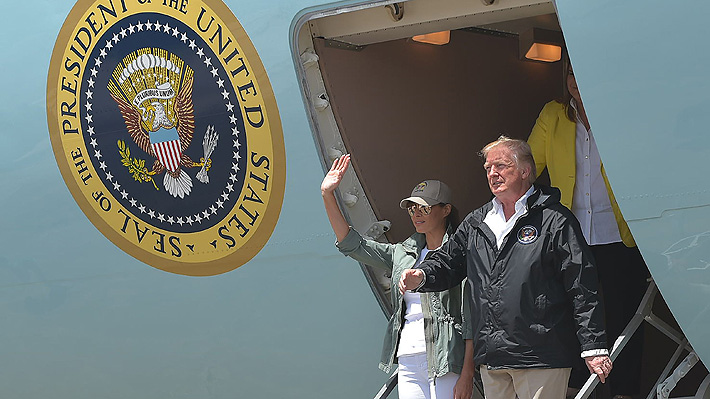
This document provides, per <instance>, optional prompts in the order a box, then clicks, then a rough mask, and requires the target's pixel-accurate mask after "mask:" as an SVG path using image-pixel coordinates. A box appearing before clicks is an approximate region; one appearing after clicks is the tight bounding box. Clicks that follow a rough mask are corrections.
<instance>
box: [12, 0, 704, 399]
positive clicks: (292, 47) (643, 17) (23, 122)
mask: <svg viewBox="0 0 710 399" xmlns="http://www.w3.org/2000/svg"><path fill="white" fill-rule="evenodd" d="M126 1H129V0H126ZM159 1H162V0H159ZM451 1H453V0H451ZM470 1H471V2H474V1H476V2H477V1H478V0H470ZM499 1H500V2H504V1H505V0H499ZM386 3H387V2H382V3H379V2H362V1H359V2H358V1H343V2H338V3H328V4H326V3H323V2H320V1H318V0H289V1H281V0H263V1H245V0H226V1H225V4H226V5H227V6H228V7H229V9H231V11H232V13H234V15H235V16H236V18H237V20H238V21H239V22H240V23H241V25H242V26H243V28H244V31H245V32H246V33H247V35H248V39H249V40H250V41H251V43H252V44H253V46H254V48H255V49H256V52H257V53H258V55H259V57H260V59H261V62H262V63H263V66H264V69H265V71H266V74H267V75H268V79H269V81H270V83H271V86H272V87H273V92H274V95H275V98H276V102H277V104H278V111H279V115H280V121H281V125H282V127H283V139H284V144H285V153H286V165H285V170H286V177H285V178H286V183H285V194H284V200H283V207H282V208H281V211H280V216H279V219H278V223H277V225H276V228H275V229H274V231H273V234H272V235H271V237H270V239H269V240H268V243H267V244H266V245H265V246H264V247H263V249H262V250H261V251H260V252H259V253H258V254H257V255H256V256H255V257H254V258H253V259H251V260H250V261H249V262H247V263H246V264H244V265H242V266H241V267H239V268H237V269H235V270H232V271H229V272H226V273H223V274H218V275H214V276H206V277H192V276H185V275H180V274H173V273H169V272H165V271H162V270H159V269H157V268H154V267H150V266H148V265H146V264H145V263H143V262H141V261H139V260H137V259H135V258H134V257H132V256H130V255H129V254H127V253H126V252H124V251H123V250H121V249H120V248H118V247H117V246H116V245H114V244H113V243H112V242H110V241H109V240H108V239H107V238H106V237H104V236H103V235H102V234H101V233H100V232H99V231H98V230H97V228H96V227H94V226H93V225H92V223H91V222H90V221H89V219H87V217H86V216H85V214H84V213H83V212H82V209H80V207H79V206H77V204H76V202H75V200H74V199H73V197H72V195H71V193H70V191H69V190H68V189H67V185H66V184H65V182H64V179H63V177H62V174H61V173H60V170H59V169H58V167H57V161H56V160H55V154H54V152H53V147H52V144H51V142H50V135H49V133H48V127H47V117H46V112H47V111H46V97H47V75H48V71H49V70H50V67H51V66H50V59H51V57H52V51H53V47H54V44H55V41H56V39H57V36H58V34H59V32H60V30H61V29H62V25H63V23H64V21H65V19H66V18H67V16H68V15H69V13H70V10H71V9H72V7H73V6H74V4H73V2H71V1H53V2H42V3H36V2H31V1H24V2H20V1H12V2H10V1H7V2H5V3H4V4H3V13H2V16H1V17H0V31H1V32H2V36H3V38H4V40H3V43H2V44H1V45H0V49H1V50H2V54H3V55H2V60H1V61H0V71H2V82H3V84H2V90H1V91H0V105H1V106H0V116H1V120H2V121H3V122H4V129H3V133H2V143H3V145H2V148H1V149H0V158H1V159H3V160H4V161H3V165H2V167H0V185H1V186H2V190H1V191H0V193H1V194H0V209H2V216H1V217H0V221H1V222H0V225H1V226H2V233H0V249H1V251H0V320H2V324H1V327H0V359H2V361H1V362H2V367H1V370H2V372H0V397H3V398H47V397H52V398H67V399H68V398H363V397H365V398H366V397H373V396H374V395H375V394H376V393H377V391H378V389H379V388H380V386H381V385H382V384H383V383H384V382H385V381H386V379H387V377H388V375H386V374H384V373H382V372H380V371H379V370H378V369H377V360H378V359H379V354H380V348H381V339H382V336H383V333H384V328H385V325H386V319H385V317H383V315H382V311H381V309H380V305H378V301H377V300H376V299H375V297H373V295H372V293H371V289H370V287H369V286H368V280H366V279H365V278H363V273H362V271H361V270H360V268H359V267H358V266H357V264H356V263H355V262H354V261H351V260H349V259H347V258H345V257H343V256H342V255H340V254H339V253H338V252H337V250H336V248H335V247H334V245H333V242H334V235H333V234H332V231H331V229H330V226H329V224H328V221H327V218H326V216H325V212H324V211H323V205H322V200H321V197H320V193H319V185H320V182H321V180H322V176H323V173H324V172H323V166H324V165H325V164H326V163H328V162H329V161H328V159H327V156H326V155H325V154H322V153H321V152H322V151H325V148H323V149H321V148H319V146H318V144H317V143H318V139H316V140H314V133H313V130H312V126H313V124H314V122H313V120H312V118H311V115H310V114H309V111H308V107H307V106H306V107H304V95H303V94H302V93H303V92H304V91H307V89H306V88H305V87H306V86H304V83H303V81H302V78H301V76H300V75H299V73H300V72H299V71H300V68H301V66H296V65H294V60H298V59H299V56H300V53H301V51H302V50H303V49H299V48H297V47H298V46H297V45H296V43H297V41H298V40H297V32H298V31H299V30H300V29H301V28H302V26H303V25H304V24H306V23H308V21H309V18H316V17H318V18H320V17H323V16H326V15H330V14H336V13H337V12H336V11H334V10H338V9H348V10H355V9H358V8H367V7H375V6H377V7H382V6H383V5H384V4H386ZM405 4H406V2H405ZM556 7H557V12H558V16H559V19H560V25H561V27H562V30H563V32H564V34H565V37H566V42H567V46H568V48H569V52H570V55H571V57H572V58H573V60H574V65H575V72H576V76H577V80H578V82H579V86H580V90H581V91H582V92H583V95H584V99H585V105H586V109H587V111H588V114H589V117H590V120H592V121H593V124H594V132H595V136H596V139H597V143H598V145H599V150H600V153H601V154H602V157H603V159H604V164H605V169H606V171H607V173H608V176H609V180H610V182H611V184H612V186H613V188H614V191H615V194H616V197H617V199H618V201H619V204H620V206H621V209H622V211H623V212H624V215H625V217H626V219H627V220H628V222H629V225H630V227H631V230H632V232H633V234H634V236H635V238H636V241H637V242H638V244H639V248H640V249H641V251H642V253H643V255H644V258H645V260H646V262H647V264H648V266H649V269H650V270H651V272H652V275H653V278H654V279H655V281H656V283H657V285H658V286H659V289H660V292H661V294H662V295H663V297H664V299H665V300H666V302H667V303H668V305H669V307H670V309H671V311H672V313H673V315H674V316H675V318H676V319H677V321H678V323H679V324H680V326H681V327H682V329H683V332H684V333H685V335H686V336H687V338H688V339H689V341H690V343H691V344H692V346H693V349H694V350H695V351H696V352H697V354H698V355H699V357H700V359H701V361H704V362H705V363H706V364H707V362H710V336H709V334H710V312H709V311H708V306H709V305H708V298H710V269H709V268H708V267H709V266H710V263H708V262H710V227H708V226H709V224H708V221H710V207H709V205H710V183H709V181H710V180H708V178H707V177H706V175H707V169H708V167H707V165H706V162H705V161H706V159H707V157H708V156H710V136H708V135H707V134H706V130H707V126H710V114H708V113H707V112H705V111H704V104H705V103H706V101H705V100H706V99H707V98H708V97H710V78H709V77H708V68H707V67H708V66H709V65H710V55H708V52H707V51H706V50H705V49H706V47H707V45H706V43H705V41H706V38H707V37H708V35H707V33H708V29H710V28H708V25H707V21H706V19H707V15H710V4H709V3H707V2H705V1H702V0H697V1H686V2H680V3H679V2H668V1H652V2H648V1H641V0H637V1H623V2H622V1H610V0H607V1H593V2H592V1H579V0H560V1H558V2H557V4H556ZM200 140H201V137H200ZM314 143H316V145H314ZM467 173H468V172H467ZM470 173H472V174H473V173H481V172H480V171H478V170H475V171H471V172H470ZM193 175H194V174H193ZM161 180H162V177H161ZM194 184H197V183H194ZM404 194H406V193H404Z"/></svg>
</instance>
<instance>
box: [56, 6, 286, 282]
mask: <svg viewBox="0 0 710 399" xmlns="http://www.w3.org/2000/svg"><path fill="white" fill-rule="evenodd" d="M47 119H48V124H49V133H50V138H51V141H52V147H53V150H54V154H55V157H56V159H57V164H58V165H59V169H60V170H61V173H62V177H63V178H64V181H65V182H66V184H67V186H68V187H69V190H70V191H71V193H72V195H73V196H74V199H75V200H76V202H77V203H78V204H79V206H80V208H81V209H82V211H83V212H84V213H85V214H86V216H87V217H88V218H89V220H90V221H91V222H92V223H93V224H94V225H95V226H96V227H97V228H98V229H99V230H100V231H101V232H102V233H103V234H104V235H105V236H106V237H107V238H109V239H110V240H111V241H112V242H113V243H114V244H116V245H117V246H119V247H120V248H121V249H123V250H124V251H125V252H127V253H129V254H130V255H132V256H134V257H136V258H137V259H139V260H141V261H143V262H145V263H147V264H149V265H151V266H154V267H156V268H159V269H162V270H165V271H168V272H172V273H178V274H185V275H192V276H204V275H214V274H219V273H224V272H227V271H229V270H233V269H235V268H237V267H239V266H241V265H243V264H244V263H246V262H247V261H249V260H250V259H251V258H252V257H254V256H255V255H256V254H257V253H258V252H259V251H260V250H261V248H263V246H264V245H265V244H266V241H267V240H268V238H269V237H270V236H271V233H272V232H273V229H274V227H275V225H276V221H277V220H278V216H279V213H280V210H281V205H282V202H283V194H284V184H285V154H284V144H283V133H282V130H281V122H280V119H279V115H278V110H277V108H276V101H275V99H274V95H273V91H272V89H271V85H270V83H269V81H268V78H267V75H266V72H265V70H264V67H263V66H262V64H261V61H260V59H259V57H258V54H257V53H256V51H255V49H254V47H253V45H252V44H251V42H250V40H249V38H248V36H247V35H246V33H245V31H244V29H243V28H242V27H241V25H240V24H239V22H238V21H237V19H236V18H235V17H234V15H233V14H232V13H231V11H230V10H229V9H228V8H227V7H226V6H225V5H224V3H222V2H221V0H189V1H188V0H169V1H168V0H165V1H163V0H153V1H151V0H93V1H92V0H86V1H84V0H80V1H78V2H77V4H76V5H75V6H74V8H73V9H72V11H71V12H70V14H69V16H68V17H67V20H66V21H65V23H64V26H63V27H62V30H61V32H60V33H59V36H58V38H57V42H56V44H55V47H54V52H53V54H52V61H51V64H50V71H49V77H48V82H47Z"/></svg>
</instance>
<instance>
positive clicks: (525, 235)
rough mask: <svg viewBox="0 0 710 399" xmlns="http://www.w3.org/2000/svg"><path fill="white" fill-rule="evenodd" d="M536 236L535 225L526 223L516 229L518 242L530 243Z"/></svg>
mask: <svg viewBox="0 0 710 399" xmlns="http://www.w3.org/2000/svg"><path fill="white" fill-rule="evenodd" d="M538 236H539V234H538V232H537V229H536V228H535V226H531V225H527V226H523V227H521V228H520V230H518V242H519V243H521V244H532V243H533V242H535V240H537V237H538Z"/></svg>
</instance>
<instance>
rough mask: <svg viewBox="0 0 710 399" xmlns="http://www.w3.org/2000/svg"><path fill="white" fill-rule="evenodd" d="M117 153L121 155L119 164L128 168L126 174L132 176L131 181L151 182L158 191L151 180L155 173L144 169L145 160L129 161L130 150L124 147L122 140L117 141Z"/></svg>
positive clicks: (135, 159) (134, 159)
mask: <svg viewBox="0 0 710 399" xmlns="http://www.w3.org/2000/svg"><path fill="white" fill-rule="evenodd" d="M118 153H119V154H121V163H122V164H123V166H125V167H126V168H128V173H130V174H131V175H133V179H134V180H135V181H138V182H151V183H153V187H155V189H156V190H158V191H160V189H159V188H158V186H157V185H156V184H155V181H154V180H153V175H154V174H155V172H153V171H148V168H146V167H145V159H138V158H133V159H131V149H130V148H128V146H126V143H125V142H124V141H123V140H118Z"/></svg>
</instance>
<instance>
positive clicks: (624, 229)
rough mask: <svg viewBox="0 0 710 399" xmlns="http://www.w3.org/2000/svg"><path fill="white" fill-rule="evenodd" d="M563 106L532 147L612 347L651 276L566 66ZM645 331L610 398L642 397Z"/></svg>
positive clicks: (546, 116) (619, 365)
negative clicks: (596, 284)
mask: <svg viewBox="0 0 710 399" xmlns="http://www.w3.org/2000/svg"><path fill="white" fill-rule="evenodd" d="M567 64H568V65H567V67H566V68H565V69H564V70H565V73H566V75H567V76H566V90H565V96H564V98H563V99H562V101H551V102H549V103H547V104H546V105H545V107H544V108H543V109H542V111H541V112H540V116H539V117H538V119H537V121H536V122H535V126H534V127H533V130H532V133H531V134H530V137H529V138H528V144H530V148H532V152H533V156H534V158H535V166H536V167H537V173H538V175H539V174H540V173H542V171H543V170H544V169H545V168H547V171H548V173H549V175H550V184H551V185H552V186H555V187H558V188H559V189H560V191H561V194H562V198H561V202H562V204H563V205H565V206H566V207H568V208H570V210H572V212H573V213H574V214H575V216H577V219H579V221H580V226H581V227H582V231H583V233H584V236H585V238H586V239H587V242H588V243H589V245H590V247H591V248H592V252H593V253H594V257H595V259H596V260H597V270H598V274H599V279H600V282H601V286H602V290H603V294H604V296H603V297H604V302H605V309H606V328H607V334H609V342H614V340H616V338H617V337H618V336H619V334H620V333H621V332H622V330H623V329H624V327H626V324H627V323H628V322H629V320H631V318H632V317H633V315H634V313H635V311H636V309H637V308H638V305H639V303H640V301H641V298H642V297H643V294H644V292H645V289H646V277H647V275H648V270H647V269H646V264H645V263H644V261H643V258H642V257H641V254H640V252H639V251H638V248H636V243H635V242H634V238H633V236H632V235H631V231H630V230H629V226H628V225H627V224H626V221H624V218H623V216H622V214H621V211H620V210H619V206H618V205H617V203H616V199H615V198H614V193H613V192H612V191H611V187H610V186H609V181H608V179H607V177H606V173H605V172H604V167H603V165H602V163H601V158H600V156H599V151H598V150H597V148H596V143H595V141H594V136H593V135H592V131H591V127H590V125H589V120H588V119H587V115H586V113H585V111H584V105H583V104H582V99H581V97H580V95H579V90H578V88H577V82H576V80H575V78H574V73H573V71H572V68H571V66H569V63H568V62H567ZM642 345H643V331H642V330H641V329H640V330H639V331H637V332H636V334H634V336H633V338H632V340H631V341H630V342H629V343H628V344H627V346H626V347H625V348H624V350H623V351H622V353H621V355H620V356H619V358H617V359H616V361H615V362H614V372H613V373H611V375H610V376H609V381H610V385H611V386H610V389H611V394H612V395H613V396H614V397H615V398H616V399H628V398H630V397H631V395H636V394H638V393H639V390H640V388H639V382H640V374H641V355H642V349H643V348H642Z"/></svg>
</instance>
